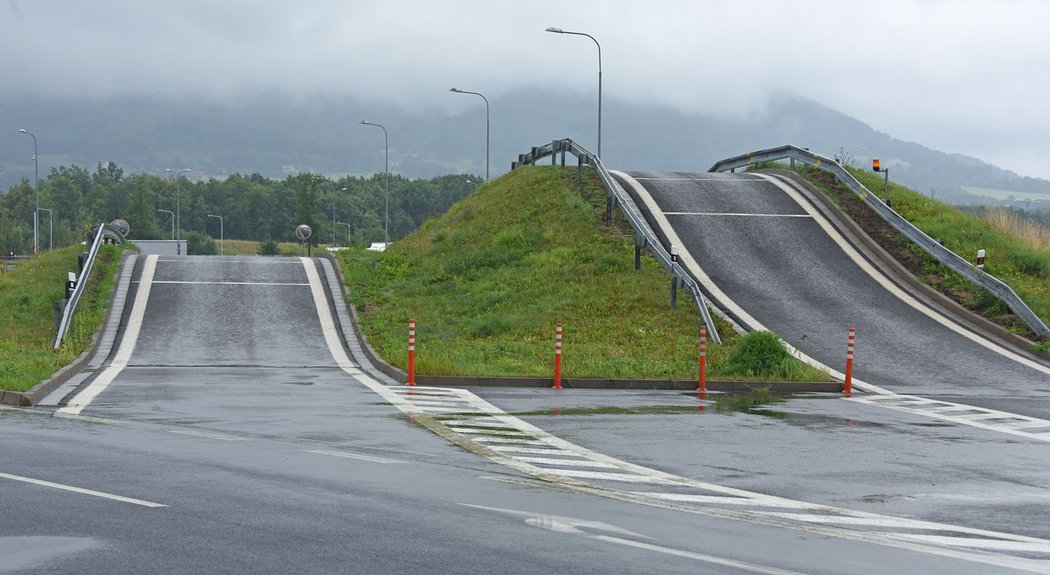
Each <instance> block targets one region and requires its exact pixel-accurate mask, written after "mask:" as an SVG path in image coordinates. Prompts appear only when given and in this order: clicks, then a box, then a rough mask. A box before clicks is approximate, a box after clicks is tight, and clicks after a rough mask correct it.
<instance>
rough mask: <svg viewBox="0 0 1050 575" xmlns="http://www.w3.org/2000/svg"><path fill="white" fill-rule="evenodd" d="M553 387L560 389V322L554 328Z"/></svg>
mask: <svg viewBox="0 0 1050 575" xmlns="http://www.w3.org/2000/svg"><path fill="white" fill-rule="evenodd" d="M554 389H561V324H560V323H559V324H558V325H557V327H555V330H554Z"/></svg>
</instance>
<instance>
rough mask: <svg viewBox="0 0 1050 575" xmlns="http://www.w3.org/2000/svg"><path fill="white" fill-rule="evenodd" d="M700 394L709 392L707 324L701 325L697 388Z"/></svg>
mask: <svg viewBox="0 0 1050 575" xmlns="http://www.w3.org/2000/svg"><path fill="white" fill-rule="evenodd" d="M696 390H697V391H699V392H706V391H707V324H706V323H702V324H700V381H699V382H698V385H697V387H696Z"/></svg>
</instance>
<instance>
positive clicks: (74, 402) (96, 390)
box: [56, 255, 157, 415]
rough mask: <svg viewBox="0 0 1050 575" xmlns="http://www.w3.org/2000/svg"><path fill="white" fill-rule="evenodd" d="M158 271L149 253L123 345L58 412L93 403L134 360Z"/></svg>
mask: <svg viewBox="0 0 1050 575" xmlns="http://www.w3.org/2000/svg"><path fill="white" fill-rule="evenodd" d="M156 270H157V256H155V255H151V256H146V260H145V264H144V265H143V266H142V277H141V278H140V279H139V289H138V292H137V293H136V294H135V301H134V303H133V304H132V306H131V313H130V314H129V316H128V325H127V328H126V329H125V330H124V337H123V338H122V339H121V340H120V348H118V349H117V354H116V355H115V356H113V361H112V362H110V364H109V366H107V367H106V368H105V369H104V370H102V373H100V374H98V376H97V377H95V380H94V381H92V382H91V384H90V385H88V386H87V387H86V388H85V389H83V390H82V391H81V392H80V393H78V394H77V395H76V396H74V397H73V399H71V400H70V401H69V402H68V403H67V404H66V406H65V407H62V408H59V409H58V410H57V412H56V413H59V414H62V415H80V412H81V411H83V410H84V408H85V407H87V406H88V405H90V404H91V402H92V401H94V400H95V398H96V397H98V395H99V394H100V393H102V392H103V391H105V389H106V388H107V387H109V384H110V383H112V382H113V380H114V379H116V377H117V375H119V374H120V372H121V371H123V370H124V368H125V367H127V365H128V361H129V360H130V359H131V353H132V352H133V351H134V350H135V344H136V343H137V342H138V339H139V331H141V329H142V318H143V317H144V316H145V315H146V305H147V304H148V303H149V293H150V287H151V286H152V284H153V275H154V273H155V272H156Z"/></svg>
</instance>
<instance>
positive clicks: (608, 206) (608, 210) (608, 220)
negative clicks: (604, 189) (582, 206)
mask: <svg viewBox="0 0 1050 575" xmlns="http://www.w3.org/2000/svg"><path fill="white" fill-rule="evenodd" d="M612 208H613V197H612V192H611V191H610V192H609V193H607V194H605V227H607V228H608V227H611V226H612Z"/></svg>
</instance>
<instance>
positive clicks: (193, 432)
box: [168, 429, 248, 441]
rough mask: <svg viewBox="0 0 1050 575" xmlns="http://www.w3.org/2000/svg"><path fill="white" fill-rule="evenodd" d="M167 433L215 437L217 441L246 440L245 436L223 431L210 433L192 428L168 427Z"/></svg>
mask: <svg viewBox="0 0 1050 575" xmlns="http://www.w3.org/2000/svg"><path fill="white" fill-rule="evenodd" d="M168 433H174V434H176V435H189V436H190V437H202V438H204V439H217V440H219V441H248V438H247V437H237V436H235V435H226V434H223V433H212V432H208V431H196V430H193V429H169V430H168Z"/></svg>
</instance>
